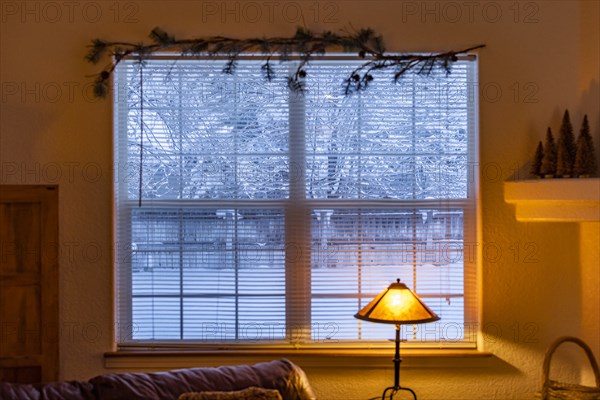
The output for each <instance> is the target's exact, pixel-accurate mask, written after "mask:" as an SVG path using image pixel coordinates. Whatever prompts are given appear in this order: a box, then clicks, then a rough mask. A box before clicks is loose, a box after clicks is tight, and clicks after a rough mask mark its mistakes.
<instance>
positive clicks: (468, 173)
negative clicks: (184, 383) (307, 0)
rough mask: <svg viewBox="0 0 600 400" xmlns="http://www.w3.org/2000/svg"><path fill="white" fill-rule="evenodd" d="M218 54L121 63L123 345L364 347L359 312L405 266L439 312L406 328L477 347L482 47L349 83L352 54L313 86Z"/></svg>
mask: <svg viewBox="0 0 600 400" xmlns="http://www.w3.org/2000/svg"><path fill="white" fill-rule="evenodd" d="M223 63H224V62H223V61H218V60H198V59H185V58H184V59H178V60H176V61H174V60H172V59H168V57H163V58H161V57H156V58H153V59H150V60H148V61H147V62H146V63H145V64H144V65H143V67H140V65H139V64H138V63H136V62H134V61H124V62H121V63H120V64H119V65H118V67H117V71H116V75H115V177H116V179H115V182H116V183H115V203H116V235H117V247H116V248H117V251H116V262H117V290H116V292H117V318H118V332H117V336H118V341H119V344H120V345H121V346H127V345H136V344H145V343H153V344H158V345H162V344H164V345H169V344H172V343H173V342H180V341H186V342H187V341H189V342H193V343H196V344H199V345H202V344H206V345H213V346H214V345H215V344H219V345H227V344H232V345H235V344H257V345H268V344H277V345H285V344H293V345H296V346H297V345H305V346H309V345H310V346H321V345H343V344H345V343H351V344H356V343H370V344H371V345H372V344H373V343H375V342H378V341H383V340H386V339H388V337H390V335H391V333H390V327H389V326H386V325H384V324H374V323H369V322H364V321H360V320H357V319H355V318H353V315H354V314H355V313H356V312H357V311H358V310H359V309H360V308H362V307H363V306H364V305H366V304H367V303H368V302H369V301H370V300H371V299H372V298H373V297H374V296H375V295H376V294H378V293H379V292H380V291H381V290H383V288H385V287H386V286H387V285H388V284H389V283H390V282H392V281H394V280H395V279H396V278H400V279H401V280H402V281H403V282H405V283H406V284H407V285H408V286H409V287H410V288H411V289H413V290H414V291H415V292H416V293H417V294H418V295H419V296H420V297H421V298H422V299H423V300H424V301H425V302H426V303H427V305H428V306H429V307H430V308H432V309H433V310H434V311H435V312H436V313H437V314H438V315H439V316H440V317H441V320H440V321H439V322H437V323H432V324H426V325H418V326H403V331H402V333H403V336H404V337H405V338H407V339H408V341H409V342H411V341H412V342H416V343H420V344H423V343H425V344H427V343H428V342H433V343H435V346H436V347H439V346H440V345H443V344H448V345H453V344H456V343H459V344H461V345H469V344H472V345H474V336H473V333H474V331H475V330H476V329H474V328H475V326H474V324H475V323H476V320H477V319H476V314H477V310H476V303H477V302H476V284H475V271H476V267H475V266H476V263H477V260H476V253H477V252H476V251H475V248H476V214H477V213H476V204H477V201H476V193H477V187H476V174H475V170H476V168H475V165H476V163H477V159H476V154H477V150H476V133H477V123H476V121H477V117H476V115H477V109H476V96H475V93H474V92H475V91H474V88H475V87H476V86H475V81H476V62H475V61H474V59H473V58H465V59H461V60H460V61H458V62H457V63H455V65H454V67H453V70H452V73H451V74H450V75H446V74H445V72H443V71H434V72H433V73H432V74H431V75H430V76H420V75H417V74H408V75H407V76H405V77H403V78H402V79H401V81H400V82H398V83H397V84H394V83H393V82H391V78H390V76H389V73H381V74H376V75H375V79H374V80H373V81H372V83H371V85H370V87H369V89H368V90H367V91H364V92H361V93H356V94H352V95H349V96H345V95H344V94H343V78H344V77H346V76H348V75H349V73H350V71H352V70H353V69H354V68H355V67H356V65H358V63H359V61H356V60H352V59H350V58H349V57H344V56H340V57H337V58H323V59H319V60H315V61H313V62H312V63H311V64H310V65H309V66H308V67H307V69H306V72H307V75H306V78H305V87H306V92H305V93H304V94H298V93H295V92H290V91H289V90H288V88H287V81H286V80H287V76H286V72H287V71H286V68H287V67H288V66H289V71H293V70H295V67H294V66H293V61H286V62H283V63H281V64H279V68H278V74H277V75H276V77H275V79H273V80H272V81H271V82H268V81H265V80H264V79H263V76H262V74H261V62H260V60H257V59H253V58H252V57H248V58H247V59H244V60H242V61H240V63H239V65H238V68H237V70H236V73H235V74H233V75H227V74H224V73H222V69H223ZM140 68H143V70H140ZM142 132H143V135H142ZM140 172H141V181H140ZM140 195H141V198H142V202H141V205H140V204H138V200H139V197H140Z"/></svg>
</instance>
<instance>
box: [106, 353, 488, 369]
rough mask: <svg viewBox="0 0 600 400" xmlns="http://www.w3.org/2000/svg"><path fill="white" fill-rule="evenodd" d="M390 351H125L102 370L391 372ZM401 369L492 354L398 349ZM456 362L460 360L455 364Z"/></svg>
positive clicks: (480, 362)
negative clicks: (287, 367) (276, 363)
mask: <svg viewBox="0 0 600 400" xmlns="http://www.w3.org/2000/svg"><path fill="white" fill-rule="evenodd" d="M393 354H394V351H393V349H371V350H367V349H344V350H339V349H336V350H188V351H183V350H181V351H173V350H128V351H113V352H107V353H105V354H104V366H105V367H106V368H109V369H123V370H129V371H131V370H136V369H137V370H164V369H177V368H192V367H214V366H219V365H236V364H253V363H257V362H263V361H271V360H273V359H278V358H287V359H289V360H291V361H293V362H295V363H296V364H298V365H300V366H301V367H303V368H312V367H326V368H330V367H336V368H341V367H349V368H353V367H354V368H392V367H393V363H392V362H391V359H392V357H393ZM401 357H402V360H403V362H402V367H403V368H485V367H489V366H491V363H493V359H494V358H495V357H493V355H492V353H488V352H482V351H477V350H474V349H444V350H439V349H438V350H433V349H431V350H430V349H427V350H423V349H406V350H402V349H401ZM457 359H463V360H461V361H460V362H457Z"/></svg>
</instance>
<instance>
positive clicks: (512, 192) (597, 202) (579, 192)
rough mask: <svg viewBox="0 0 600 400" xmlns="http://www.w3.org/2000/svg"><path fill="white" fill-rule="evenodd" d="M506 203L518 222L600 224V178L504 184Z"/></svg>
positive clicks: (509, 182) (540, 180)
mask: <svg viewBox="0 0 600 400" xmlns="http://www.w3.org/2000/svg"><path fill="white" fill-rule="evenodd" d="M504 200H505V201H506V202H507V203H510V204H515V206H516V209H515V213H516V218H517V220H518V221H539V222H597V221H600V178H579V179H537V180H525V181H507V182H504Z"/></svg>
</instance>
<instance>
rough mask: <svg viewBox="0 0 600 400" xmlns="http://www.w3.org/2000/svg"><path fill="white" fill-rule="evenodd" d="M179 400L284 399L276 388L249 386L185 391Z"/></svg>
mask: <svg viewBox="0 0 600 400" xmlns="http://www.w3.org/2000/svg"><path fill="white" fill-rule="evenodd" d="M178 400H283V399H282V398H281V395H280V394H279V392H278V391H277V390H275V389H263V388H258V387H249V388H246V389H244V390H237V391H235V392H191V393H183V394H182V395H181V396H179V399H178Z"/></svg>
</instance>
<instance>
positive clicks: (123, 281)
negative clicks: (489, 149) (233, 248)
mask: <svg viewBox="0 0 600 400" xmlns="http://www.w3.org/2000/svg"><path fill="white" fill-rule="evenodd" d="M157 57H159V58H167V59H168V58H175V57H172V56H170V55H167V56H157ZM341 58H346V56H341ZM348 58H349V59H352V58H353V57H348ZM460 59H464V60H469V61H472V62H473V65H472V67H470V68H471V69H472V71H471V77H472V82H471V83H472V86H471V87H469V88H468V91H469V96H473V98H472V112H471V113H470V115H469V117H468V120H469V131H470V132H471V134H472V138H471V139H470V144H469V147H470V148H469V152H468V162H467V168H468V169H469V171H468V174H469V180H470V183H469V185H468V188H469V192H468V196H467V198H465V199H456V200H443V206H444V207H456V208H462V209H463V210H464V221H465V222H464V226H465V228H464V243H465V246H464V251H463V260H464V276H465V288H464V302H465V306H464V312H465V321H472V322H469V323H468V324H469V325H468V326H465V327H464V329H465V331H464V334H465V337H464V340H462V341H459V342H457V343H452V342H443V343H440V342H436V341H433V342H427V341H416V342H414V343H407V344H403V347H409V348H410V347H413V348H425V349H427V348H434V349H440V348H450V349H455V348H468V349H471V348H476V347H477V341H478V338H479V333H478V332H479V324H478V321H479V294H478V290H479V284H478V276H479V269H480V259H481V256H480V253H481V249H480V246H479V243H480V239H479V236H480V228H479V221H480V218H479V212H480V211H479V208H480V207H479V201H480V200H479V193H478V192H479V189H478V188H479V174H478V170H479V168H478V163H479V160H478V109H479V106H478V101H477V81H478V78H477V60H476V57H475V56H474V55H467V56H463V57H460ZM340 79H342V77H340ZM471 83H470V84H471ZM126 84H127V83H126V82H124V80H120V79H119V75H118V69H117V71H116V73H115V85H114V88H115V90H114V115H115V119H114V131H115V134H114V147H115V160H114V161H115V170H114V175H115V180H114V184H115V205H114V210H115V231H114V234H115V238H117V240H116V246H115V252H114V257H115V266H116V267H115V268H116V271H115V274H116V281H117V286H119V285H125V286H129V287H131V278H130V277H129V276H128V273H123V271H124V270H126V269H127V267H125V268H123V265H127V263H128V260H130V257H131V246H130V241H129V242H128V241H127V240H122V236H123V235H122V231H121V233H119V229H118V228H117V224H118V221H119V220H124V219H128V218H130V215H131V210H132V209H133V208H136V207H138V201H137V200H131V199H122V198H119V197H118V193H121V194H123V193H125V195H126V194H127V189H126V188H125V189H123V186H124V185H125V186H126V184H127V179H128V172H127V161H123V160H127V144H126V140H127V135H126V134H125V135H120V134H119V132H123V130H125V132H126V129H127V128H126V124H127V121H124V120H123V119H122V118H119V117H118V114H119V111H118V110H119V107H123V104H122V99H123V98H126V94H125V97H124V93H125V92H123V91H124V90H125V91H126V90H127V87H126ZM390 84H392V83H391V82H390ZM298 99H299V100H298V101H300V102H301V101H302V100H301V97H298ZM300 107H303V106H302V105H300ZM290 118H294V117H290ZM302 124H303V123H302V122H301V121H296V123H294V124H290V126H296V127H298V126H302ZM302 136H303V135H296V137H302ZM291 142H292V141H291ZM291 142H290V153H289V156H290V164H292V163H298V164H302V163H303V162H304V158H303V157H304V156H303V154H302V153H303V151H297V152H296V151H293V150H292V148H291V147H292V146H293V144H292V143H291ZM302 144H303V143H302V142H298V141H297V142H296V145H298V146H299V148H301V147H302ZM295 182H296V183H295V184H293V182H292V183H290V187H289V193H290V194H289V197H290V198H289V200H287V201H286V200H281V201H272V200H266V201H263V202H262V204H265V205H268V206H280V207H282V208H284V209H285V210H286V221H287V222H286V241H287V242H293V243H302V242H304V244H305V245H306V248H310V227H309V226H306V225H307V224H303V223H299V222H298V221H307V220H308V218H307V214H306V213H307V212H309V211H310V210H311V209H314V208H318V207H332V206H335V205H336V204H338V205H340V206H342V207H347V206H348V201H345V200H339V201H335V200H334V201H331V200H308V199H305V196H304V193H305V187H304V186H305V184H304V180H303V179H297V180H296V181H295ZM172 203H173V201H172V200H165V201H164V202H162V201H161V200H145V201H144V204H143V206H142V207H160V206H161V204H163V205H166V206H171V205H173V204H172ZM185 203H186V204H185V205H186V206H190V205H194V204H196V205H204V206H210V205H217V204H222V203H225V204H228V203H231V204H232V208H234V207H235V204H241V205H242V206H244V205H246V206H248V205H250V206H252V207H259V206H260V204H261V201H258V202H257V201H250V202H245V201H224V202H216V201H210V200H209V201H202V200H200V201H198V202H195V201H189V200H188V201H185ZM369 204H371V205H373V206H384V207H389V208H395V207H406V206H412V207H414V208H415V209H417V208H419V207H428V206H429V207H436V206H438V207H439V206H440V205H441V204H440V200H414V201H406V200H401V201H394V200H392V201H387V200H381V201H378V200H373V201H364V202H363V206H362V207H365V206H367V207H368V205H369ZM290 205H293V207H290ZM290 210H293V211H290ZM288 213H292V215H290V214H288ZM294 221H295V222H294ZM308 225H309V224H308ZM292 226H293V229H292ZM299 226H300V229H298V227H299ZM467 227H469V228H468V229H467ZM307 232H308V234H307ZM294 264H302V265H307V266H308V267H307V268H304V269H299V268H293V266H292V264H290V262H286V287H287V289H286V299H287V300H286V305H287V307H286V308H287V312H286V319H287V320H286V323H287V324H288V325H292V326H299V325H300V326H305V327H307V328H306V332H310V306H308V308H307V304H306V303H302V302H294V301H293V299H294V298H295V297H300V298H302V297H308V298H310V290H311V289H310V279H311V270H310V255H307V254H306V253H304V255H303V258H301V259H300V260H295V261H294ZM394 278H395V277H390V281H391V280H393V279H394ZM291 293H296V294H298V293H299V294H301V295H300V296H292V295H290V294H291ZM115 299H116V301H115V303H116V304H115V307H116V312H115V314H116V322H115V337H116V342H117V346H118V348H120V349H128V348H133V347H166V348H177V347H178V346H179V345H185V346H189V345H193V346H196V347H198V348H214V347H215V345H214V344H204V343H202V342H199V341H193V340H192V341H189V340H176V341H169V340H159V341H153V340H150V341H147V340H131V335H132V329H133V323H132V316H131V304H132V303H131V291H130V292H129V297H127V295H126V294H125V295H124V294H123V291H122V290H119V287H117V288H116V291H115ZM366 302H368V300H366ZM366 302H365V303H364V304H366ZM309 304H310V303H309ZM127 305H129V308H128V309H127ZM356 311H358V310H356ZM391 328H392V327H390V329H391ZM413 328H414V329H416V330H417V331H418V329H419V327H417V326H415V327H411V328H409V329H413ZM417 331H414V332H417ZM390 335H391V334H390ZM425 335H426V333H425ZM300 339H301V340H300V342H299V343H288V344H282V343H277V344H274V345H272V344H264V343H262V344H252V343H237V344H235V343H228V344H222V345H219V346H218V347H219V348H220V349H227V348H236V349H242V348H252V349H255V348H263V349H264V348H284V349H289V348H299V347H300V348H306V349H310V348H387V347H389V346H390V344H389V343H386V342H381V341H359V342H345V341H344V342H339V343H336V344H333V345H332V344H331V343H329V344H326V345H325V344H322V343H321V344H319V343H313V342H307V343H303V340H302V339H306V337H303V338H300Z"/></svg>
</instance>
